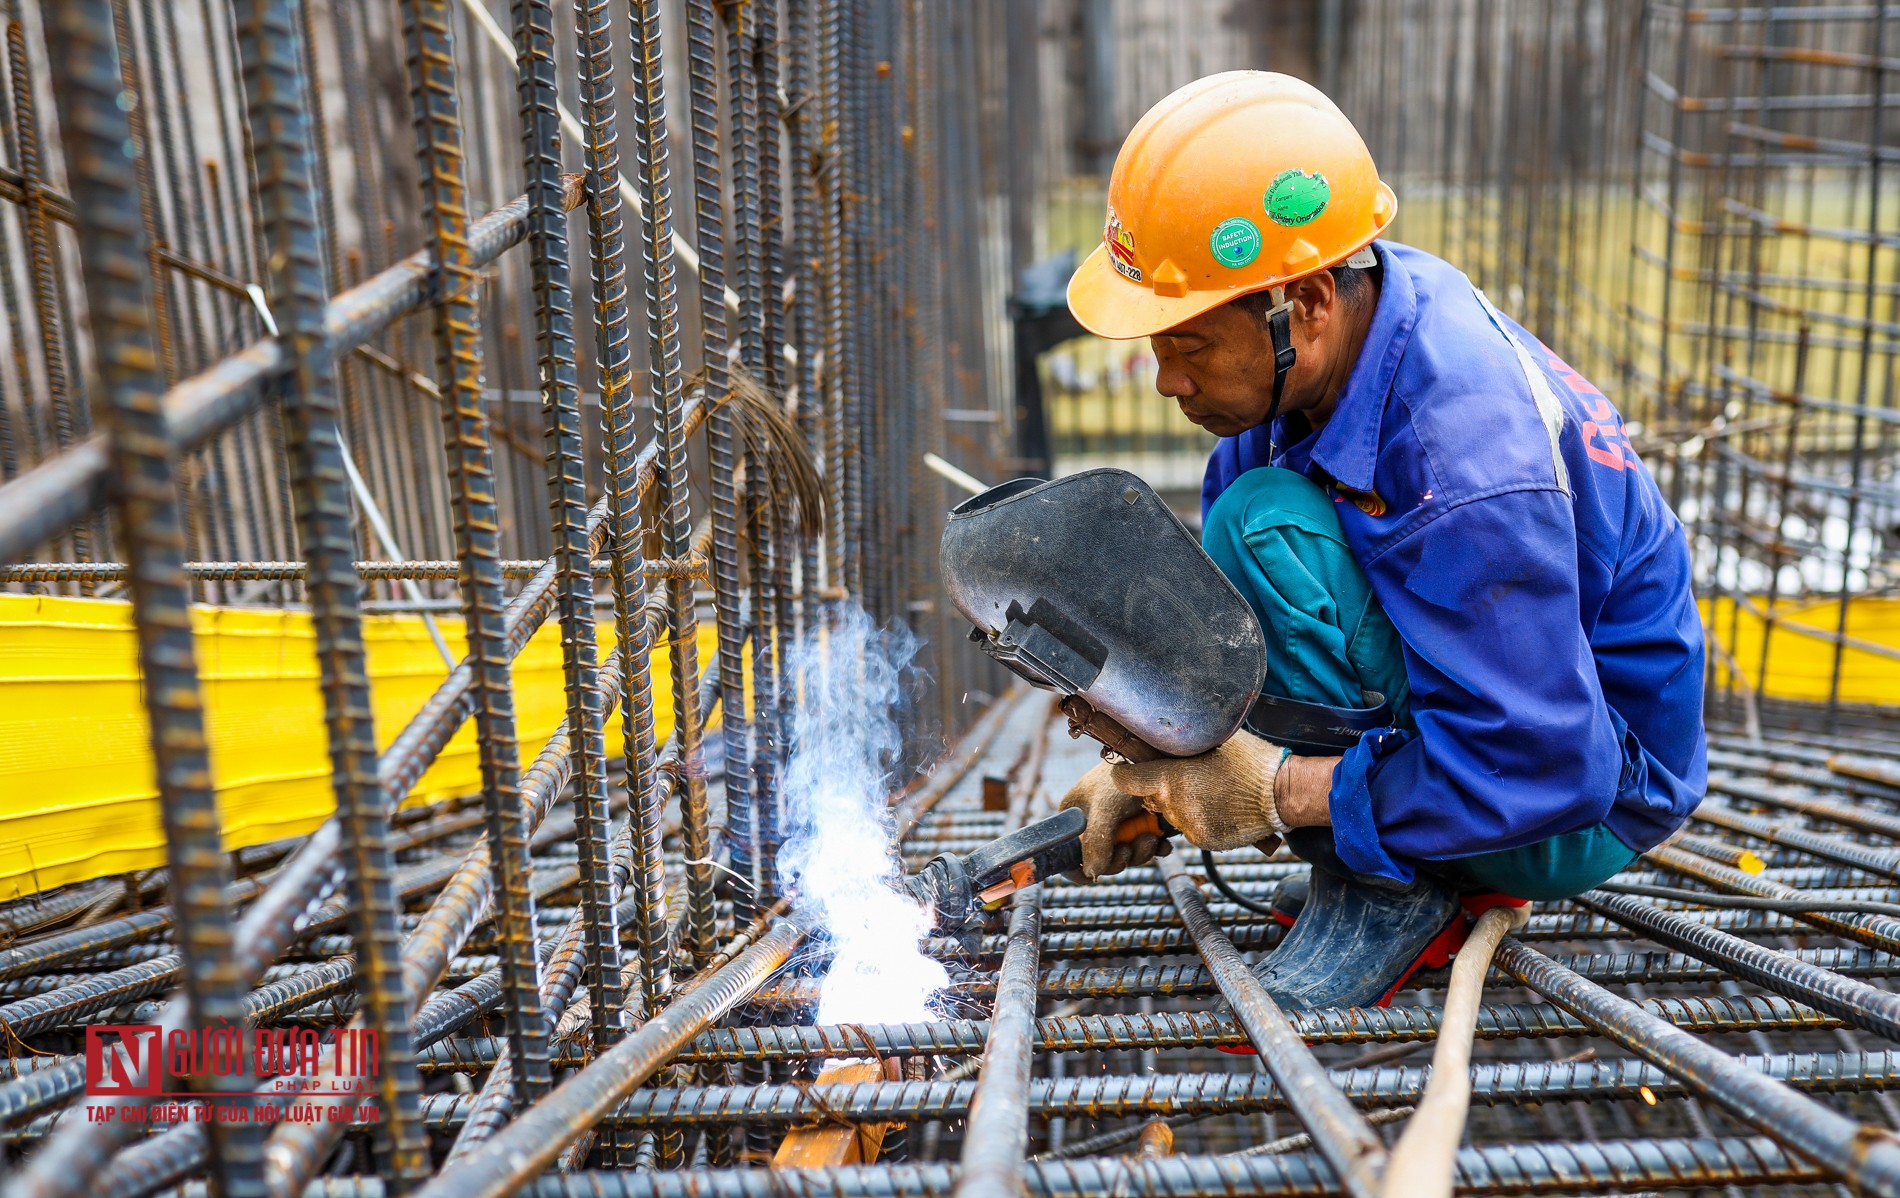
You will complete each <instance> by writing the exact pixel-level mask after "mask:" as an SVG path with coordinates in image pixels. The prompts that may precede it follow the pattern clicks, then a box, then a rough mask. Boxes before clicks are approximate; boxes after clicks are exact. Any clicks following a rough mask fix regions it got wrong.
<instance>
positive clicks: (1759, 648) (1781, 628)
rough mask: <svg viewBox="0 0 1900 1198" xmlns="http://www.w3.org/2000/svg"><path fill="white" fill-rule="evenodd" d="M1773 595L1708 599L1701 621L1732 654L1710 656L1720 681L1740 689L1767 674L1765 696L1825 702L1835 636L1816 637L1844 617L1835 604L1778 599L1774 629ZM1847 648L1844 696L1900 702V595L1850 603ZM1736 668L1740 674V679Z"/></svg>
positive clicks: (1874, 701)
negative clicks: (1770, 620) (1769, 616)
mask: <svg viewBox="0 0 1900 1198" xmlns="http://www.w3.org/2000/svg"><path fill="white" fill-rule="evenodd" d="M1766 610H1767V600H1766V599H1765V598H1763V597H1757V598H1755V599H1753V600H1749V601H1747V602H1743V603H1737V602H1736V601H1734V600H1731V599H1714V600H1709V599H1705V600H1703V601H1702V622H1703V625H1704V627H1706V628H1707V629H1708V630H1709V633H1710V635H1711V636H1712V637H1713V638H1714V640H1715V643H1716V644H1717V645H1718V646H1720V647H1721V648H1722V649H1725V650H1726V651H1727V653H1728V656H1729V657H1731V658H1733V664H1732V665H1731V663H1730V661H1729V660H1727V659H1725V658H1724V656H1723V655H1722V653H1720V652H1717V653H1713V654H1711V655H1710V662H1709V668H1710V669H1711V670H1713V671H1714V677H1715V683H1716V685H1717V686H1726V685H1729V684H1730V683H1731V682H1734V683H1737V684H1738V686H1739V688H1740V689H1745V690H1746V689H1753V688H1754V687H1755V685H1756V680H1757V679H1761V680H1762V686H1761V690H1762V694H1763V696H1764V697H1765V698H1770V699H1799V700H1805V701H1808V702H1826V701H1827V697H1828V690H1829V687H1830V686H1831V685H1832V682H1833V677H1834V642H1833V641H1832V640H1831V639H1824V637H1823V636H1816V635H1814V633H1816V632H1819V633H1822V634H1825V637H1826V638H1831V637H1832V636H1833V635H1834V631H1835V627H1836V625H1837V623H1838V622H1839V620H1840V607H1839V605H1838V604H1835V603H1831V602H1830V603H1816V604H1804V605H1801V606H1795V605H1791V604H1786V603H1782V604H1777V605H1776V607H1775V613H1774V614H1775V627H1774V631H1773V634H1772V635H1768V626H1767V623H1766V621H1764V620H1763V619H1762V613H1764V612H1766ZM1847 638H1848V647H1847V650H1846V652H1845V653H1843V654H1842V657H1841V702H1843V703H1869V704H1879V705H1884V706H1900V657H1895V656H1892V655H1890V653H1893V654H1900V599H1886V598H1873V597H1869V598H1862V599H1854V600H1850V601H1849V602H1848V605H1847ZM1855 642H1859V643H1860V644H1862V645H1867V646H1879V647H1881V648H1883V649H1886V650H1889V651H1890V653H1881V652H1878V651H1875V650H1873V649H1870V648H1858V647H1856V645H1855ZM1764 653H1765V654H1767V657H1768V672H1767V674H1766V675H1765V676H1764V675H1763V674H1762V671H1761V666H1762V656H1763V654H1764ZM1736 667H1739V668H1740V671H1741V677H1740V679H1735V678H1734V671H1735V669H1736Z"/></svg>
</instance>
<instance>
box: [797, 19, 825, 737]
mask: <svg viewBox="0 0 1900 1198" xmlns="http://www.w3.org/2000/svg"><path fill="white" fill-rule="evenodd" d="M821 2H822V0H786V5H787V14H786V15H787V24H786V32H787V34H788V39H787V51H786V59H787V62H788V64H789V67H790V69H789V70H788V71H787V74H786V96H785V99H786V107H785V125H786V144H787V146H788V148H789V153H790V155H791V159H790V162H791V166H790V171H789V174H790V177H791V193H792V194H791V212H792V271H791V288H792V335H791V338H790V341H791V342H792V343H793V344H794V345H795V346H796V348H797V351H798V362H797V369H796V372H795V373H794V375H793V377H792V380H791V386H790V388H789V389H790V390H791V391H792V393H793V395H794V397H795V398H796V400H797V403H798V432H799V436H800V437H801V438H802V439H803V440H804V442H805V446H806V448H807V449H808V450H810V452H811V455H812V459H813V460H814V461H816V462H818V463H820V464H821V465H823V466H824V468H825V469H826V470H827V471H829V470H830V466H829V464H828V463H826V460H825V434H824V422H823V420H822V419H821V418H820V414H819V408H820V406H821V405H822V403H823V400H822V396H823V387H824V383H823V380H822V378H821V376H820V374H819V372H818V364H819V362H820V360H821V358H822V345H823V334H822V331H821V329H820V308H819V300H820V292H821V291H822V289H823V282H822V280H823V271H822V269H821V267H820V264H819V260H818V254H819V252H820V249H819V236H818V229H817V225H818V222H819V219H820V218H819V189H818V172H819V159H820V155H821V153H822V138H823V125H824V116H823V112H822V111H821V107H822V105H821V101H820V99H819V95H818V92H817V90H816V87H817V78H816V77H817V72H816V70H815V69H814V68H815V66H816V63H817V53H818V47H817V43H816V40H815V39H816V37H817V21H816V17H815V10H816V8H817V6H818V5H819V4H820V3H821ZM831 494H832V492H831V490H830V487H829V480H827V487H826V496H827V498H829V497H830V496H831ZM827 510H828V511H829V510H830V509H827ZM830 531H831V522H830V518H829V517H827V519H826V520H825V523H824V525H823V526H822V527H820V528H816V529H808V530H807V534H808V535H807V537H806V539H805V540H804V542H803V543H802V544H801V545H800V548H799V557H798V589H799V595H798V598H799V604H798V626H799V629H800V631H801V632H802V633H805V634H809V632H810V631H811V630H812V629H813V628H815V627H816V626H817V620H818V598H819V596H818V591H819V586H818V580H819V574H818V572H819V565H820V552H819V551H820V548H821V547H824V546H827V545H828V544H829V537H830ZM791 689H792V688H791V687H789V686H788V687H787V690H788V691H790V690H791ZM787 718H789V713H787Z"/></svg>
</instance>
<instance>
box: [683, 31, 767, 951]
mask: <svg viewBox="0 0 1900 1198" xmlns="http://www.w3.org/2000/svg"><path fill="white" fill-rule="evenodd" d="M715 24H716V18H715V17H714V16H713V2H712V0H687V4H686V61H687V72H686V73H687V89H688V106H687V107H688V111H689V124H690V126H691V130H692V165H693V237H694V243H695V244H696V245H697V246H698V249H699V327H700V344H701V362H702V363H703V365H702V367H701V369H702V371H703V373H704V375H705V386H706V393H707V394H708V395H724V394H725V393H726V391H727V389H728V388H730V387H731V386H732V381H731V375H730V371H729V369H728V362H727V355H728V351H729V350H730V349H731V345H730V343H729V340H728V334H727V327H726V241H727V235H726V227H725V221H726V218H725V209H726V203H725V196H724V193H723V191H722V179H723V177H724V172H723V170H722V167H721V154H720V146H719V140H720V139H719V128H720V111H721V107H720V103H719V60H718V57H717V49H716V46H715V34H714V26H715ZM733 86H736V83H734V84H733ZM734 233H735V234H736V233H737V229H736V228H735V230H734ZM742 320H743V317H742ZM742 332H743V330H742ZM732 421H733V416H732V409H731V408H730V407H729V406H723V405H722V406H721V407H720V409H719V410H718V411H716V412H714V413H713V414H712V417H711V418H710V419H709V420H708V421H707V422H706V461H707V467H708V475H707V478H708V482H709V484H710V486H709V489H710V492H711V498H710V503H709V505H708V506H709V508H710V512H711V515H712V530H713V551H712V581H713V613H714V619H715V622H716V623H717V625H718V636H719V657H718V660H719V671H720V677H721V678H722V679H723V680H724V684H723V685H724V687H725V695H724V696H723V698H722V699H721V704H720V706H721V727H722V731H721V736H720V743H721V746H722V749H723V759H724V761H725V763H726V787H725V792H726V835H725V843H726V851H727V853H728V854H729V857H730V861H729V867H730V868H731V869H732V871H733V872H734V873H735V874H737V875H739V879H740V884H739V885H738V887H737V891H736V893H735V899H736V901H737V903H738V904H739V906H738V907H737V908H736V909H735V911H734V918H736V919H737V920H738V922H739V923H740V924H745V923H747V922H749V921H750V920H751V919H752V916H753V915H754V914H756V911H755V910H754V908H753V902H754V900H755V897H756V895H757V894H758V869H759V844H758V840H757V830H756V821H755V820H754V818H753V815H754V810H753V795H752V786H751V757H752V748H751V739H750V737H751V733H750V715H749V713H748V711H747V709H746V695H745V667H744V664H743V662H742V660H741V657H742V654H743V653H744V645H745V627H744V623H743V620H744V617H743V614H742V613H741V611H740V589H739V497H738V487H737V478H736V475H737V471H738V469H739V457H738V446H737V443H736V439H735V437H734V435H733V426H732ZM755 614H756V613H755ZM676 631H677V630H676ZM694 944H695V950H696V951H698V950H700V949H701V948H702V947H709V945H708V946H701V945H700V944H699V942H698V941H697V940H696V941H695V942H694Z"/></svg>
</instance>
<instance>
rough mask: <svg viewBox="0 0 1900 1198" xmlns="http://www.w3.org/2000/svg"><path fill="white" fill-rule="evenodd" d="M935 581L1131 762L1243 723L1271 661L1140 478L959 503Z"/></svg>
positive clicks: (1238, 602) (1005, 656)
mask: <svg viewBox="0 0 1900 1198" xmlns="http://www.w3.org/2000/svg"><path fill="white" fill-rule="evenodd" d="M942 560H943V577H944V584H945V586H946V588H947V589H948V590H949V592H950V599H951V602H953V603H955V604H956V607H957V610H958V611H960V612H962V613H963V614H964V615H965V616H966V617H968V618H969V620H970V622H971V623H972V624H974V625H976V628H975V629H974V630H973V631H972V633H971V639H972V640H974V641H976V642H977V643H978V644H980V645H981V646H982V647H983V649H984V651H985V652H987V653H988V654H989V655H990V656H991V657H994V658H995V659H996V660H998V661H1000V662H1002V663H1003V664H1004V665H1006V666H1008V667H1009V668H1010V669H1011V670H1012V671H1014V672H1015V673H1016V674H1018V675H1020V676H1021V677H1023V678H1025V679H1027V680H1028V681H1029V682H1030V683H1032V684H1034V685H1036V686H1039V687H1042V688H1043V689H1045V690H1053V691H1056V692H1058V693H1059V694H1061V695H1062V696H1063V699H1064V701H1063V710H1064V711H1066V712H1067V713H1068V715H1069V717H1070V719H1071V720H1072V721H1074V722H1075V724H1076V725H1077V730H1078V731H1083V732H1087V733H1089V734H1090V735H1092V736H1094V737H1095V738H1096V739H1098V740H1100V741H1101V742H1102V743H1104V744H1106V745H1108V746H1109V747H1110V748H1111V749H1114V750H1115V751H1116V752H1118V753H1120V754H1121V755H1122V756H1123V757H1125V758H1128V759H1129V760H1135V761H1140V760H1148V759H1151V758H1153V757H1155V756H1158V755H1165V756H1170V757H1189V756H1193V755H1195V754H1198V753H1205V752H1207V751H1208V750H1209V749H1213V748H1215V747H1216V746H1218V745H1220V744H1221V743H1222V742H1223V741H1225V740H1226V739H1227V738H1228V737H1230V736H1232V735H1233V734H1234V732H1235V731H1236V730H1237V729H1239V728H1240V726H1241V721H1242V720H1244V719H1245V718H1246V717H1247V713H1248V711H1249V710H1250V709H1251V708H1252V707H1253V705H1254V701H1255V699H1256V698H1257V697H1258V696H1259V693H1260V684H1261V680H1262V678H1263V677H1264V676H1265V674H1266V668H1267V657H1266V640H1265V637H1263V636H1262V635H1261V632H1260V623H1259V621H1258V620H1256V619H1255V618H1254V614H1253V610H1252V609H1251V608H1249V607H1248V606H1247V601H1246V600H1245V599H1243V598H1241V595H1240V592H1239V591H1237V590H1235V589H1234V584H1233V583H1231V582H1229V581H1228V580H1227V576H1226V575H1224V574H1222V573H1221V572H1220V568H1219V567H1218V566H1216V565H1215V564H1214V561H1213V559H1212V558H1210V557H1208V556H1207V553H1206V552H1205V551H1204V550H1202V548H1201V546H1200V543H1199V542H1198V541H1197V540H1196V539H1195V537H1194V534H1192V533H1190V532H1189V531H1188V530H1187V529H1186V528H1185V527H1183V526H1182V524H1181V521H1180V520H1178V519H1177V518H1176V517H1175V515H1174V513H1173V512H1171V511H1169V510H1168V507H1167V505H1166V504H1164V503H1162V502H1161V498H1160V497H1159V496H1158V495H1156V494H1155V493H1154V490H1153V489H1152V488H1150V487H1149V486H1148V484H1147V483H1145V482H1143V481H1142V480H1141V479H1140V478H1138V477H1136V476H1135V475H1133V474H1130V473H1128V472H1127V471H1125V470H1112V469H1103V470H1087V471H1084V472H1082V473H1080V474H1072V475H1070V476H1069V477H1067V478H1059V479H1057V480H1055V481H1054V482H1044V481H1042V480H1041V479H1035V478H1019V479H1016V480H1015V481H1013V482H1007V483H1004V484H1002V485H1001V486H998V487H992V488H990V489H989V490H987V491H985V492H983V493H982V494H980V495H976V496H974V497H972V498H970V499H968V500H965V501H964V502H963V503H960V504H958V505H957V506H956V507H955V508H952V509H951V511H950V516H949V520H948V522H947V524H946V526H945V528H944V534H943V547H942Z"/></svg>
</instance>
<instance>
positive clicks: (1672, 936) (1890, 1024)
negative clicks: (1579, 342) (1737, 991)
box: [1578, 890, 1900, 1040]
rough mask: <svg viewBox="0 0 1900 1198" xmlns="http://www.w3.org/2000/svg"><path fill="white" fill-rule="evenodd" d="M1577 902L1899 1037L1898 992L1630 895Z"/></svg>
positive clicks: (1595, 893)
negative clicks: (1663, 908) (1756, 942)
mask: <svg viewBox="0 0 1900 1198" xmlns="http://www.w3.org/2000/svg"><path fill="white" fill-rule="evenodd" d="M1578 901H1579V902H1581V903H1583V904H1584V905H1586V906H1588V907H1590V908H1591V909H1593V910H1596V911H1600V912H1602V913H1603V914H1604V915H1607V916H1609V917H1610V918H1611V919H1614V920H1616V921H1617V922H1619V923H1622V924H1624V925H1625V926H1627V927H1629V928H1630V929H1631V930H1633V931H1637V932H1640V933H1642V934H1643V935H1645V936H1647V937H1649V938H1650V939H1652V940H1654V941H1656V942H1657V943H1659V944H1666V945H1669V946H1670V947H1672V948H1678V949H1681V950H1682V951H1683V952H1686V953H1689V954H1691V955H1692V956H1695V957H1697V958H1700V959H1701V960H1704V961H1707V962H1708V963H1709V964H1711V965H1715V966H1719V967H1720V968H1722V969H1723V970H1725V971H1727V972H1729V973H1733V974H1735V975H1736V976H1738V977H1740V978H1742V979H1744V980H1746V981H1749V982H1752V983H1754V984H1755V985H1757V986H1762V987H1765V988H1767V989H1769V990H1773V991H1775V992H1776V993H1777V994H1784V995H1787V996H1788V997H1789V998H1793V999H1796V1000H1798V1001H1800V1002H1802V1003H1806V1004H1807V1005H1808V1006H1810V1007H1813V1008H1814V1009H1816V1010H1819V1011H1825V1012H1827V1013H1829V1014H1831V1015H1834V1016H1835V1017H1837V1018H1839V1019H1843V1020H1845V1021H1846V1022H1848V1023H1851V1024H1853V1025H1854V1026H1855V1027H1858V1028H1862V1029H1864V1030H1866V1031H1870V1032H1873V1033H1875V1034H1876V1035H1880V1036H1885V1037H1886V1038H1887V1039H1889V1040H1900V995H1895V994H1894V993H1893V992H1892V991H1889V990H1882V989H1880V988H1879V987H1877V986H1870V985H1868V984H1867V983H1865V982H1860V981H1856V980H1854V979H1853V978H1849V977H1844V976H1842V975H1841V974H1838V973H1834V972H1832V971H1830V970H1827V969H1824V968H1821V967H1819V966H1816V965H1812V964H1809V963H1808V962H1805V961H1801V960H1799V959H1797V958H1795V957H1793V956H1791V955H1789V954H1787V953H1783V952H1777V951H1775V950H1774V949H1771V948H1764V947H1762V946H1761V945H1758V944H1752V943H1750V942H1749V941H1746V940H1743V939H1742V938H1740V937H1739V936H1730V935H1729V934H1727V933H1726V932H1720V931H1717V930H1715V929H1713V928H1710V927H1706V926H1704V925H1702V924H1699V923H1697V922H1695V921H1694V920H1693V919H1689V918H1686V917H1685V916H1683V915H1682V914H1681V913H1680V912H1675V911H1663V910H1659V909H1657V908H1656V907H1652V906H1650V905H1649V904H1647V903H1644V902H1643V901H1641V900H1640V899H1636V898H1632V897H1629V896H1626V895H1619V894H1607V893H1605V892H1603V891H1600V890H1592V891H1588V892H1586V893H1585V894H1584V895H1582V896H1581V897H1580V898H1579V900H1578Z"/></svg>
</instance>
